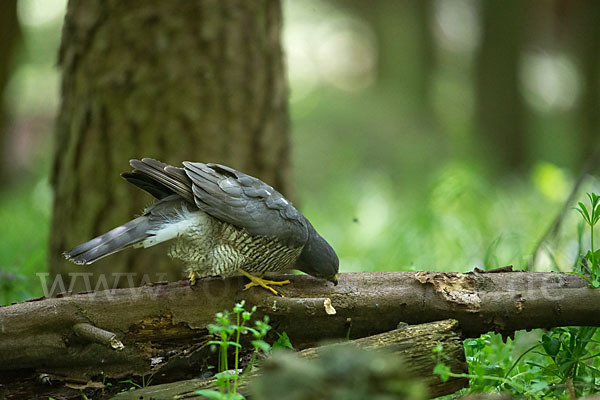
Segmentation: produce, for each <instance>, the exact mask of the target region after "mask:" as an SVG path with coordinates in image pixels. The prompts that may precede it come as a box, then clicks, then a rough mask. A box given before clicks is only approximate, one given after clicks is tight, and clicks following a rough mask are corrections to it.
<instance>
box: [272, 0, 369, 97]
mask: <svg viewBox="0 0 600 400" xmlns="http://www.w3.org/2000/svg"><path fill="white" fill-rule="evenodd" d="M284 4H285V7H284V13H285V15H284V18H285V25H284V32H283V43H284V48H285V51H286V56H287V64H288V75H289V80H290V86H291V98H290V101H291V102H292V103H294V102H297V101H299V100H302V99H304V98H306V97H307V96H309V95H310V94H311V93H312V92H313V91H314V90H315V89H316V88H317V86H330V87H334V88H336V89H339V90H342V91H348V92H355V91H361V90H364V89H367V88H368V87H370V86H371V85H372V84H373V83H374V82H375V79H376V67H377V44H376V40H375V36H374V33H373V32H372V29H371V28H370V27H369V26H368V25H367V24H365V23H364V22H362V21H361V20H360V19H358V18H355V17H352V16H350V15H348V14H346V13H344V12H343V11H342V10H340V9H337V8H335V7H333V6H332V5H329V4H326V3H322V2H317V1H312V0H311V1H302V2H296V1H290V0H288V1H286V2H285V3H284Z"/></svg>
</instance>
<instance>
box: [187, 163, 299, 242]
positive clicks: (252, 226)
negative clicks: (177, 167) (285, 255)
mask: <svg viewBox="0 0 600 400" xmlns="http://www.w3.org/2000/svg"><path fill="white" fill-rule="evenodd" d="M183 165H184V167H185V168H184V171H185V173H186V174H187V176H188V177H189V178H190V179H191V181H192V190H193V193H194V200H195V202H196V206H197V207H198V208H199V209H201V210H203V211H204V212H206V213H207V214H210V215H212V216H213V217H215V218H218V219H220V220H222V221H225V222H229V223H230V224H232V225H235V226H237V227H239V228H244V229H246V230H247V231H248V232H249V233H250V234H253V235H261V236H274V237H277V238H278V239H280V240H282V241H283V242H284V243H286V244H287V245H290V246H294V247H299V246H302V245H304V244H305V243H306V241H307V239H308V228H307V224H306V221H305V219H304V217H303V216H302V214H300V213H299V212H298V210H296V209H295V208H294V206H293V205H292V204H291V203H290V202H289V201H287V200H286V199H285V198H284V197H283V195H282V194H281V193H279V192H277V191H276V190H275V189H273V188H272V187H271V186H269V185H267V184H266V183H264V182H262V181H261V180H259V179H257V178H254V177H251V176H249V175H246V174H244V173H241V172H239V171H236V170H235V169H233V168H229V167H226V166H224V165H220V164H203V163H197V162H196V163H194V162H188V161H186V162H184V163H183Z"/></svg>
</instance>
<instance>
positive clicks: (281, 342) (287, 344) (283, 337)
mask: <svg viewBox="0 0 600 400" xmlns="http://www.w3.org/2000/svg"><path fill="white" fill-rule="evenodd" d="M277 335H278V336H279V338H278V339H277V340H276V341H275V343H273V349H291V350H294V346H292V342H291V341H290V338H289V337H288V335H287V333H285V332H283V333H278V334H277Z"/></svg>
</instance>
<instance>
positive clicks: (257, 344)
mask: <svg viewBox="0 0 600 400" xmlns="http://www.w3.org/2000/svg"><path fill="white" fill-rule="evenodd" d="M251 343H252V346H254V348H255V349H260V350H262V351H264V352H267V351H269V350H271V346H269V343H267V342H265V341H264V340H253V341H252V342H251Z"/></svg>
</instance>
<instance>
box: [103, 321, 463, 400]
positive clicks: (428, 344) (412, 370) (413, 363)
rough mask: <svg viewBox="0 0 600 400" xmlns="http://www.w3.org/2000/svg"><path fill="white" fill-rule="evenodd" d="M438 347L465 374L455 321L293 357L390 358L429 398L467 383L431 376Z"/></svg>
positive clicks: (123, 396) (179, 392)
mask: <svg viewBox="0 0 600 400" xmlns="http://www.w3.org/2000/svg"><path fill="white" fill-rule="evenodd" d="M439 344H441V345H443V346H444V354H445V355H446V356H447V357H448V361H447V365H448V366H449V367H450V368H451V370H452V372H455V373H466V372H467V364H466V362H465V355H464V349H463V345H462V338H461V333H460V328H459V326H458V321H456V320H444V321H437V322H430V323H426V324H420V325H408V326H405V327H402V328H399V329H394V330H392V331H389V332H385V333H381V334H378V335H373V336H368V337H365V338H362V339H356V340H353V341H350V342H343V343H337V344H331V345H324V346H320V347H315V348H309V349H306V350H302V351H299V352H298V353H295V354H296V355H297V356H298V357H299V358H303V359H307V360H313V359H315V358H317V357H318V356H319V355H320V354H322V353H323V352H324V351H327V350H329V349H331V347H332V346H333V347H337V348H338V349H339V348H341V349H346V350H345V351H352V350H353V348H359V349H364V350H374V351H381V352H384V353H387V354H392V355H393V356H396V357H400V358H401V359H402V361H403V365H402V366H403V368H404V370H405V371H406V375H405V376H409V377H410V378H411V379H416V380H420V381H422V382H423V383H424V384H425V385H426V386H427V388H428V391H429V395H430V397H439V396H444V395H447V394H451V393H454V392H456V391H457V390H459V389H462V388H464V387H466V385H467V383H468V381H467V380H466V379H458V378H450V379H448V380H447V381H446V382H442V381H441V380H440V379H439V377H438V376H437V375H433V374H432V371H433V368H434V367H435V364H436V361H435V359H434V358H433V357H432V354H433V349H434V348H435V347H436V346H437V345H439ZM277 367H278V366H277V365H275V366H272V368H277ZM267 368H268V367H267ZM259 374H261V371H260V370H258V371H253V372H252V373H251V374H249V375H248V377H247V379H246V380H245V381H244V382H242V384H241V385H240V387H239V392H240V393H242V394H249V390H248V387H249V386H251V385H252V381H253V379H255V378H256V377H257V375H259ZM267 374H268V372H267ZM207 388H211V389H215V388H216V386H215V385H214V384H213V383H212V381H211V380H205V379H190V380H186V381H179V382H175V383H168V384H163V385H157V386H150V387H148V388H144V389H141V390H136V391H134V392H124V393H120V394H118V395H117V396H115V397H114V399H115V400H138V399H140V398H144V399H155V400H163V399H165V400H166V399H173V398H186V399H201V398H204V397H202V396H199V395H195V394H194V392H195V391H196V390H200V389H207ZM288 389H289V390H290V391H292V392H293V391H294V390H298V389H302V388H294V387H290V388H288ZM250 393H251V392H250ZM175 396H179V397H175ZM272 397H273V396H272Z"/></svg>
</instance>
